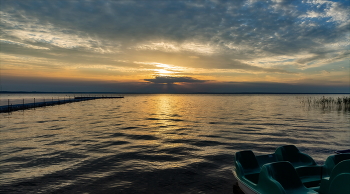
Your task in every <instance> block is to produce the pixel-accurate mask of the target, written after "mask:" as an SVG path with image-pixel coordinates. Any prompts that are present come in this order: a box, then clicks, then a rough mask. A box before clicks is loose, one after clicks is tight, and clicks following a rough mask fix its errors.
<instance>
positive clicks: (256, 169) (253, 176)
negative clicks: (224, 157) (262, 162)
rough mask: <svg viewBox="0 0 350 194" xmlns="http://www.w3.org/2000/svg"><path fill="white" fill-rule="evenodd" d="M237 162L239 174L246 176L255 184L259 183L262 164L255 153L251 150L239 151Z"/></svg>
mask: <svg viewBox="0 0 350 194" xmlns="http://www.w3.org/2000/svg"><path fill="white" fill-rule="evenodd" d="M235 164H236V168H237V170H236V171H237V174H238V176H241V177H245V178H246V179H248V180H249V181H251V182H253V183H254V184H257V182H258V178H259V173H260V166H259V163H258V160H257V159H256V157H255V154H254V153H253V152H252V151H251V150H246V151H240V152H237V153H236V162H235Z"/></svg>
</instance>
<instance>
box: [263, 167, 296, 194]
mask: <svg viewBox="0 0 350 194" xmlns="http://www.w3.org/2000/svg"><path fill="white" fill-rule="evenodd" d="M267 167H268V169H269V172H270V176H271V177H272V178H273V179H275V180H276V181H277V182H279V183H280V184H281V185H282V187H283V188H284V189H285V190H288V189H294V188H297V187H301V186H303V183H302V182H301V180H300V179H299V176H298V174H297V172H296V171H295V169H294V167H293V166H292V165H291V164H290V163H289V162H275V163H271V164H269V165H268V166H267Z"/></svg>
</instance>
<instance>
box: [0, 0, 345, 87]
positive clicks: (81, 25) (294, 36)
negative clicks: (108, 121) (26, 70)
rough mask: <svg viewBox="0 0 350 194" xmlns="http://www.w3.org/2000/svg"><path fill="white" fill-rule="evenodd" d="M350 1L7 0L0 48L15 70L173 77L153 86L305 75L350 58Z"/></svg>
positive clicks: (0, 28)
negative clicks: (28, 66)
mask: <svg viewBox="0 0 350 194" xmlns="http://www.w3.org/2000/svg"><path fill="white" fill-rule="evenodd" d="M349 6H350V5H349V4H348V3H347V1H346V0H337V1H327V0H322V1H319V0H306V1H289V0H271V1H258V0H238V1H226V0H215V1H159V0H148V1H147V2H146V1H139V0H130V1H114V0H95V1H89V0H80V1H70V0H61V1H41V0H28V1H22V0H11V1H10V0H5V1H2V2H1V7H0V16H1V21H0V40H1V48H0V49H1V50H0V52H1V54H6V55H7V56H11V57H12V58H16V60H15V62H13V60H12V61H11V60H6V61H5V63H3V64H2V65H3V66H5V67H6V68H7V69H9V68H8V67H9V66H16V65H19V66H20V65H24V64H26V63H30V64H32V65H33V66H35V65H34V64H33V63H38V65H37V66H40V67H43V65H45V63H47V64H48V65H47V68H51V67H52V68H57V67H58V66H62V67H64V69H70V70H72V72H73V70H79V69H80V70H82V71H75V72H79V73H81V74H79V76H84V75H86V74H84V72H87V73H88V74H89V75H90V74H93V73H94V70H96V69H98V70H96V75H97V74H98V75H106V74H108V75H109V74H113V73H115V76H123V75H124V77H125V76H130V77H129V79H132V78H133V77H136V78H137V80H140V79H144V78H146V77H149V76H146V74H147V73H148V74H151V75H154V74H156V73H157V72H158V73H159V74H161V72H163V73H168V74H169V75H170V77H168V78H155V79H148V80H146V81H148V82H151V83H175V82H178V81H176V80H180V78H181V77H182V81H183V82H195V81H196V80H197V82H198V81H200V79H196V78H201V79H206V78H207V77H205V76H208V77H209V78H208V79H210V80H213V79H215V80H218V81H220V79H222V77H221V76H218V75H222V74H226V75H227V76H228V77H229V76H231V77H235V76H236V75H237V74H250V75H251V77H254V76H256V75H257V74H261V76H260V78H261V79H262V80H261V81H264V80H263V79H267V77H268V76H275V77H276V78H277V77H278V76H280V75H279V74H283V75H288V76H290V75H295V77H294V79H295V80H297V79H299V78H298V76H297V75H296V74H297V73H316V72H311V70H312V68H314V67H323V66H324V67H325V68H327V69H329V68H328V67H326V66H331V63H333V62H339V61H340V62H343V63H344V64H347V63H346V62H347V61H348V57H349V54H348V52H347V51H348V50H349V48H350V47H349V42H350V40H349V35H348V33H349V30H348V29H349V27H350V15H349V14H348V10H349ZM11 57H9V58H11ZM25 58H33V59H37V60H33V61H30V62H29V61H28V60H24V59H25ZM21 59H23V60H22V61H21ZM39 59H40V60H39ZM135 61H136V62H138V63H135ZM150 61H151V62H152V63H153V65H152V64H148V65H147V64H146V63H147V62H150ZM140 62H141V63H140ZM142 63H143V64H142ZM53 64H54V65H53ZM157 64H158V66H157ZM159 64H171V66H168V67H164V66H159ZM19 66H17V68H13V69H16V70H18V69H19V68H18V67H19ZM68 67H69V68H68ZM307 69H309V70H310V71H306V70H307ZM83 71H84V72H83ZM107 71H109V72H107ZM317 71H320V69H319V68H318V69H317ZM140 72H142V73H140ZM175 75H176V76H179V77H175ZM185 75H188V76H191V77H183V76H185ZM264 75H265V76H264ZM77 76H78V75H77ZM141 76H144V77H143V78H140V77H141ZM172 76H173V77H172ZM204 77H205V78H204ZM101 78H102V77H101ZM116 79H117V78H116ZM164 79H165V80H164ZM252 79H253V78H252ZM151 80H152V81H151ZM162 81H163V82H162ZM198 83H199V82H198ZM205 83H207V82H205Z"/></svg>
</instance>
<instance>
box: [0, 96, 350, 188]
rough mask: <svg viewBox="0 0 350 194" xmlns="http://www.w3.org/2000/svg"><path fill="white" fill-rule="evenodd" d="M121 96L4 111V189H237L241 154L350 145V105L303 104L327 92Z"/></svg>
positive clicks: (320, 154)
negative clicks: (235, 167)
mask: <svg viewBox="0 0 350 194" xmlns="http://www.w3.org/2000/svg"><path fill="white" fill-rule="evenodd" d="M67 95H68V94H67ZM67 95H62V94H59V95H58V94H57V95H55V94H36V95H35V97H36V98H37V99H38V98H41V97H45V98H51V96H52V97H55V98H56V97H58V96H60V97H62V96H67ZM124 96H125V98H123V99H99V100H91V101H84V102H76V103H69V104H63V105H57V106H50V107H42V108H36V109H35V110H34V109H29V110H24V111H15V112H12V113H10V114H9V113H1V114H0V119H1V123H0V127H1V129H0V131H1V137H0V139H1V140H0V144H1V176H0V183H1V185H0V193H82V194H83V193H84V194H87V193H232V187H233V183H234V177H233V175H232V172H231V170H232V167H233V161H234V154H235V152H237V151H241V150H247V149H251V150H253V151H254V152H255V153H256V154H267V153H271V152H274V151H275V149H276V148H277V147H279V146H282V145H287V144H294V145H296V146H297V147H298V148H299V149H300V150H301V151H303V152H305V153H307V154H309V155H311V156H312V157H313V158H314V159H315V160H316V162H317V163H319V164H322V163H323V161H324V160H325V159H326V158H327V157H328V156H329V155H331V154H333V152H334V151H335V150H342V149H349V148H350V122H349V121H350V111H349V109H346V108H344V107H336V106H332V107H314V106H307V105H303V104H302V103H301V101H302V99H303V98H304V97H306V96H309V97H310V96H311V97H312V98H319V97H322V95H267V94H266V95H209V94H208V95H203V94H201V95H183V94H181V95H171V94H159V95H156V94H155V95H124ZM325 96H327V97H329V96H332V97H338V96H340V97H342V96H344V95H325ZM32 97H33V96H31V95H29V94H25V95H24V94H21V95H19V94H10V95H7V94H6V95H2V96H1V98H2V100H3V101H6V100H7V99H8V98H9V99H11V100H16V99H17V100H19V99H21V98H26V99H30V98H32Z"/></svg>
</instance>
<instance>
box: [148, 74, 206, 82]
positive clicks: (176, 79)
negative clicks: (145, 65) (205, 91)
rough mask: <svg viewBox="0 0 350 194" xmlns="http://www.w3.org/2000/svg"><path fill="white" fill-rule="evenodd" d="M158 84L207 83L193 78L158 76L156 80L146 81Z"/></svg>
mask: <svg viewBox="0 0 350 194" xmlns="http://www.w3.org/2000/svg"><path fill="white" fill-rule="evenodd" d="M144 80H145V81H149V82H152V83H157V84H161V83H162V84H163V83H166V84H173V83H195V82H197V83H198V82H206V80H198V79H195V78H192V77H171V76H158V77H156V78H154V79H144Z"/></svg>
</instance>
